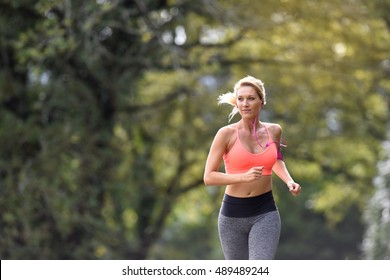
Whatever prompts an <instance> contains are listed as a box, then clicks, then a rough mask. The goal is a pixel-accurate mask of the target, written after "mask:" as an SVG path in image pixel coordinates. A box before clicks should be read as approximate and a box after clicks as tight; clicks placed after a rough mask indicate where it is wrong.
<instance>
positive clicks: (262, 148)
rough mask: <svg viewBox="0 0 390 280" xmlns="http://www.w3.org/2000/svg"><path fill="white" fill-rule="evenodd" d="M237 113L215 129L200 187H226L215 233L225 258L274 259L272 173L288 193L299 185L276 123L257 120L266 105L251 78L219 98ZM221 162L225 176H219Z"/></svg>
mask: <svg viewBox="0 0 390 280" xmlns="http://www.w3.org/2000/svg"><path fill="white" fill-rule="evenodd" d="M218 101H219V102H218V103H219V104H230V105H232V106H233V110H232V112H231V113H230V116H229V117H230V118H229V121H230V120H231V119H232V118H233V116H234V115H235V114H236V113H239V114H240V115H241V119H240V120H239V121H238V122H237V123H233V124H230V125H227V126H224V127H222V128H220V129H219V131H218V132H217V134H216V135H215V138H214V140H213V143H212V145H211V148H210V151H209V155H208V157H207V161H206V166H205V171H204V183H205V184H206V185H207V186H220V185H226V189H225V194H224V198H223V201H222V205H221V209H220V213H219V217H218V230H219V237H220V241H221V245H222V249H223V253H224V256H225V259H274V258H275V254H276V250H277V247H278V244H279V238H280V228H281V222H280V216H279V211H278V209H277V207H276V204H275V201H274V198H273V195H272V176H271V175H272V172H275V174H277V175H278V176H279V177H280V178H281V179H282V180H283V181H284V182H285V183H286V185H287V187H288V188H289V190H290V192H291V194H292V195H294V196H296V195H299V193H300V192H301V187H300V185H299V184H298V183H296V182H295V181H294V180H293V178H292V177H291V175H290V173H289V172H288V170H287V167H286V165H285V163H284V161H283V156H282V154H281V152H280V141H281V134H282V129H281V127H280V125H278V124H274V123H265V122H262V121H261V120H260V118H259V115H260V112H261V110H262V108H263V106H264V105H265V104H266V93H265V89H264V85H263V82H262V81H261V80H259V79H256V78H254V77H251V76H247V77H244V78H243V79H241V80H239V81H238V82H237V83H236V84H235V86H234V92H233V93H231V92H229V93H226V94H223V95H221V96H219V98H218ZM222 160H223V161H224V165H225V172H220V171H219V167H220V164H221V162H222Z"/></svg>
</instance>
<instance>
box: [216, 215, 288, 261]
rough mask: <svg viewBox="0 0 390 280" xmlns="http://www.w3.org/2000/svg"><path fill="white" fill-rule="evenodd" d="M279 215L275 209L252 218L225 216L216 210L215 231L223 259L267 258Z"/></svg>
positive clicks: (271, 254)
mask: <svg viewBox="0 0 390 280" xmlns="http://www.w3.org/2000/svg"><path fill="white" fill-rule="evenodd" d="M280 229H281V222H280V215H279V211H278V210H277V209H276V210H274V211H271V212H266V213H262V214H259V215H257V216H252V217H244V218H241V217H238V218H237V217H227V216H224V215H223V214H221V213H219V217H218V230H219V238H220V240H221V245H222V250H223V254H224V256H225V259H227V260H248V259H249V260H271V259H274V258H275V254H276V249H277V247H278V244H279V238H280Z"/></svg>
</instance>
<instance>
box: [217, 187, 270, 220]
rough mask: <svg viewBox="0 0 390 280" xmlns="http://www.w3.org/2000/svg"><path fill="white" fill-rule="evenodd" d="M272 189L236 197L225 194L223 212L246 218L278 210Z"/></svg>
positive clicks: (228, 215) (231, 215)
mask: <svg viewBox="0 0 390 280" xmlns="http://www.w3.org/2000/svg"><path fill="white" fill-rule="evenodd" d="M276 210H277V208H276V205H275V201H274V197H273V194H272V191H269V192H266V193H264V194H261V195H258V196H254V197H234V196H230V195H228V194H225V195H224V197H223V201H222V206H221V214H222V215H224V216H226V217H236V218H246V217H252V216H257V215H260V214H263V213H267V212H271V211H276Z"/></svg>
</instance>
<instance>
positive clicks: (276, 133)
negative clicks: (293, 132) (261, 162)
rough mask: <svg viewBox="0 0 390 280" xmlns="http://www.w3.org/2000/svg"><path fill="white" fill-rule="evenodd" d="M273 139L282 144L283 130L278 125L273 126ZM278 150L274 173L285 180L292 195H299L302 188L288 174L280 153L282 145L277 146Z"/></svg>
mask: <svg viewBox="0 0 390 280" xmlns="http://www.w3.org/2000/svg"><path fill="white" fill-rule="evenodd" d="M272 138H273V139H274V141H276V142H277V143H280V142H281V139H282V128H281V126H280V125H278V124H274V125H273V126H272ZM276 146H277V149H278V159H277V160H276V163H275V165H274V166H273V168H272V171H273V172H275V174H276V175H278V177H279V178H280V179H282V180H283V182H285V183H286V185H287V187H288V189H289V190H290V192H291V194H292V195H294V196H297V195H299V193H300V192H301V186H300V185H299V184H298V183H296V182H294V179H293V178H292V177H291V175H290V173H289V172H288V169H287V166H286V164H285V163H284V161H283V157H282V155H281V153H280V144H278V145H276Z"/></svg>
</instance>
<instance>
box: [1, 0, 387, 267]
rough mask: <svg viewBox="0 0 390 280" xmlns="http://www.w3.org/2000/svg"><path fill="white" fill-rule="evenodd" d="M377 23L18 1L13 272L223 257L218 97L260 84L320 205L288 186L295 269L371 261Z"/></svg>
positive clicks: (13, 8)
mask: <svg viewBox="0 0 390 280" xmlns="http://www.w3.org/2000/svg"><path fill="white" fill-rule="evenodd" d="M378 3H380V1H378ZM369 7H371V6H370V4H369V3H366V2H365V1H360V0H348V1H345V2H343V3H339V1H336V0H332V1H316V2H313V1H309V0H301V1H286V0H283V1H282V0H281V1H261V2H260V1H257V2H253V1H247V0H240V1H212V0H204V1H186V0H185V1H164V0H161V1H141V0H134V1H119V0H118V1H105V0H102V1H96V2H87V3H85V2H77V1H71V0H64V1H59V0H55V1H47V0H40V1H37V0H36V1H32V0H30V1H1V2H0V8H1V10H2V13H1V15H0V23H1V24H0V36H1V37H0V38H1V40H0V50H1V56H0V88H1V96H0V106H1V110H0V144H1V146H2V147H3V149H2V150H1V151H0V159H1V161H0V194H1V195H0V209H2V211H1V215H0V234H1V236H2V239H1V240H0V257H1V258H2V259H95V258H97V259H145V258H162V259H163V258H165V259H169V258H177V259H179V258H183V259H187V258H188V259H191V258H198V259H202V258H221V254H220V251H219V243H218V241H217V238H216V227H215V225H216V215H217V211H218V207H219V203H220V195H221V192H222V191H223V188H208V189H206V190H205V188H203V187H202V186H203V183H202V175H203V166H204V161H205V158H206V155H207V151H208V148H209V145H210V143H211V140H212V137H213V135H214V134H215V132H216V130H217V129H218V128H219V127H220V126H222V125H224V124H226V122H227V115H228V111H227V108H223V107H220V108H218V107H217V106H216V105H215V103H216V102H215V101H216V97H217V96H218V94H219V93H222V92H225V91H229V90H231V88H232V86H233V83H234V81H235V80H237V79H238V78H241V77H242V76H243V75H247V74H251V75H255V76H258V77H259V78H261V79H263V80H264V81H265V85H266V90H267V92H268V94H269V99H268V101H269V103H268V104H267V107H266V108H265V109H266V110H265V112H264V113H265V114H264V115H263V116H262V119H263V120H269V121H273V122H279V123H280V124H281V125H282V127H283V128H284V138H285V139H286V140H287V141H288V148H287V149H286V150H285V158H286V162H287V164H288V165H289V167H290V171H291V173H292V174H293V175H294V177H295V178H296V180H297V181H299V182H300V183H301V184H302V186H303V187H304V189H305V191H304V193H303V195H302V196H301V197H299V198H298V199H293V198H291V197H290V196H287V192H284V191H282V190H283V189H284V188H285V187H284V186H283V184H282V183H281V182H280V181H278V180H277V179H276V180H275V193H276V196H277V199H278V205H279V207H280V209H281V213H282V219H284V222H283V228H284V229H283V235H282V240H281V246H280V251H279V253H278V258H282V259H283V258H305V259H342V258H357V257H358V256H359V248H358V244H359V242H360V241H361V239H362V235H363V226H362V220H361V214H362V211H363V209H364V205H365V202H366V201H367V199H368V198H369V197H370V196H371V194H372V191H373V188H372V187H369V186H371V185H372V178H373V177H374V176H375V174H376V162H377V161H378V159H379V154H380V151H381V149H380V147H381V146H380V145H381V142H382V141H383V140H384V139H385V132H386V127H385V126H384V125H383V124H384V123H386V122H387V121H388V100H389V90H390V86H389V83H388V76H386V75H384V73H387V72H386V67H385V66H386V59H387V60H388V50H389V44H390V40H389V33H388V30H387V29H386V23H387V21H386V15H387V14H386V13H384V14H383V13H381V12H380V13H379V10H377V11H378V13H371V12H369V11H371V10H369ZM387 71H388V70H387ZM303 223H304V224H305V227H303V226H302V224H303ZM350 228H352V229H353V230H346V229H350ZM346 232H348V233H346ZM184 244H185V245H186V246H184ZM340 248H342V250H339V249H340Z"/></svg>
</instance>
